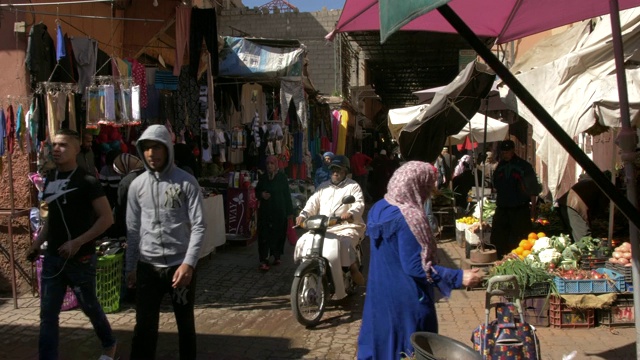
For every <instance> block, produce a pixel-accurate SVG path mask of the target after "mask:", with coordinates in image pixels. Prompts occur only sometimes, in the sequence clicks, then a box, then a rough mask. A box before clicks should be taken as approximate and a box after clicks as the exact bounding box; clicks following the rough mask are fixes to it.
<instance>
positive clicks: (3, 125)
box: [0, 109, 7, 156]
mask: <svg viewBox="0 0 640 360" xmlns="http://www.w3.org/2000/svg"><path fill="white" fill-rule="evenodd" d="M6 137H7V119H6V118H5V117H4V109H0V156H4V142H5V138H6Z"/></svg>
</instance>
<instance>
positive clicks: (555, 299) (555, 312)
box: [549, 295, 596, 329]
mask: <svg viewBox="0 0 640 360" xmlns="http://www.w3.org/2000/svg"><path fill="white" fill-rule="evenodd" d="M549 304H550V307H549V323H550V324H551V327H553V328H561V329H588V328H592V327H595V326H596V321H595V309H576V308H572V307H570V306H567V305H566V303H565V301H564V299H563V298H561V297H559V296H553V295H552V296H549Z"/></svg>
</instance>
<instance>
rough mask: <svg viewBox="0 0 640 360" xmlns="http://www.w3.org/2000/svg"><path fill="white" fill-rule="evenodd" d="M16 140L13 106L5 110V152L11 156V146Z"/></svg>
mask: <svg viewBox="0 0 640 360" xmlns="http://www.w3.org/2000/svg"><path fill="white" fill-rule="evenodd" d="M15 140H16V117H15V114H14V113H13V105H9V107H8V108H7V150H9V154H13V146H14V142H15Z"/></svg>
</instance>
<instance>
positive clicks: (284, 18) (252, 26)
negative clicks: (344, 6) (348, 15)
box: [218, 9, 341, 95]
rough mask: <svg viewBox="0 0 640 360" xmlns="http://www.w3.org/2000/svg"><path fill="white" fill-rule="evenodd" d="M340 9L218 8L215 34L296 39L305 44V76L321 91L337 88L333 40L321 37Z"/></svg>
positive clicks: (337, 80)
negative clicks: (276, 10)
mask: <svg viewBox="0 0 640 360" xmlns="http://www.w3.org/2000/svg"><path fill="white" fill-rule="evenodd" d="M340 12H341V10H322V11H317V12H311V13H279V14H273V13H270V14H263V13H261V12H258V11H256V10H249V9H232V10H222V11H221V12H220V14H219V16H218V34H219V35H222V36H246V37H263V38H271V39H296V40H299V41H300V42H301V43H302V44H304V45H305V46H306V48H307V51H308V55H307V58H308V59H309V66H308V70H309V78H310V79H311V81H312V82H313V85H314V86H315V88H316V89H317V90H319V91H320V92H321V93H322V94H325V95H331V94H333V93H334V92H336V91H340V77H339V76H338V75H339V74H337V71H336V69H337V65H336V62H337V60H336V59H335V58H334V50H335V49H334V43H333V42H328V41H326V40H325V39H324V37H325V36H326V35H327V34H328V33H329V32H330V31H331V30H333V27H334V25H335V23H336V22H337V21H338V18H339V17H340Z"/></svg>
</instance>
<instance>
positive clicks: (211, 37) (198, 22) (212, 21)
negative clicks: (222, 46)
mask: <svg viewBox="0 0 640 360" xmlns="http://www.w3.org/2000/svg"><path fill="white" fill-rule="evenodd" d="M190 34H191V35H190V38H189V74H190V75H191V76H192V77H193V78H194V79H195V78H196V76H197V75H198V66H199V65H200V52H201V50H202V39H203V38H204V42H205V44H206V45H207V50H208V51H209V53H211V54H212V56H211V58H212V59H214V60H216V61H212V63H211V70H212V72H213V75H218V61H217V59H218V25H217V14H216V9H198V8H193V9H191V32H190Z"/></svg>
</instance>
